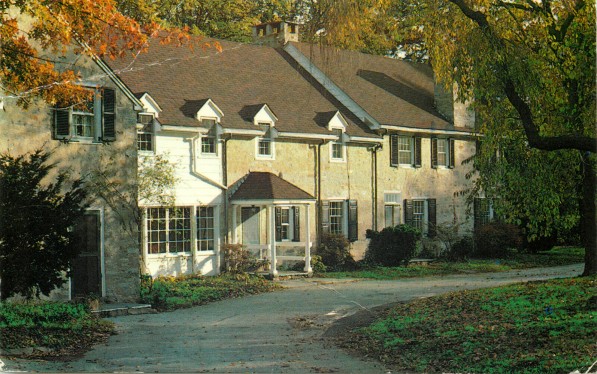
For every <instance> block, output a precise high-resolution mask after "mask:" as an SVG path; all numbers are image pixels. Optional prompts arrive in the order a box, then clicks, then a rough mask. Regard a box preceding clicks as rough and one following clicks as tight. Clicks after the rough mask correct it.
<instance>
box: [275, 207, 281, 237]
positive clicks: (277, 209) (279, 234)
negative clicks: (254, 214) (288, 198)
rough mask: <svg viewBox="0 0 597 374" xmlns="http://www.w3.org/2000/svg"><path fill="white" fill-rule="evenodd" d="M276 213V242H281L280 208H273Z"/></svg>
mask: <svg viewBox="0 0 597 374" xmlns="http://www.w3.org/2000/svg"><path fill="white" fill-rule="evenodd" d="M275 211H276V214H275V215H276V241H277V242H280V241H282V208H275Z"/></svg>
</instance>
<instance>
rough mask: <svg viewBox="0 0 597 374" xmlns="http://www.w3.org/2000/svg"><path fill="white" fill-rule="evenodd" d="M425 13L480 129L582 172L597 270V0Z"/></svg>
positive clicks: (496, 3) (585, 232) (436, 2)
mask: <svg viewBox="0 0 597 374" xmlns="http://www.w3.org/2000/svg"><path fill="white" fill-rule="evenodd" d="M438 14H441V17H438V16H437V15H438ZM422 16H423V17H422V18H421V19H423V20H425V23H424V26H423V36H424V38H425V41H426V42H427V45H428V47H429V55H430V59H431V62H432V64H433V67H434V71H435V72H436V75H437V77H438V78H440V79H441V80H443V81H444V82H448V84H450V83H451V82H456V83H457V84H458V85H459V86H460V88H461V89H460V91H459V92H460V95H461V98H463V99H474V100H475V102H476V108H477V110H478V111H479V113H480V117H481V119H482V122H481V124H480V125H481V127H480V131H481V132H482V133H486V134H488V135H493V136H494V137H496V136H499V137H501V138H502V139H524V141H525V143H526V144H525V146H526V147H528V148H529V152H531V150H530V148H532V149H537V150H541V151H544V152H549V153H548V154H549V156H547V155H546V156H545V157H544V162H549V160H550V159H553V158H557V160H558V161H559V162H562V164H561V168H563V169H564V170H565V172H568V173H569V175H570V178H571V179H574V178H577V177H576V176H578V178H579V179H578V180H579V182H580V183H579V185H580V189H579V191H578V195H577V196H579V208H580V222H581V238H582V242H583V245H584V247H585V253H586V255H585V270H584V274H585V275H589V274H595V273H597V222H596V219H595V208H596V205H595V189H596V184H595V173H596V169H595V163H596V157H595V151H596V150H597V149H596V148H597V140H596V134H595V4H594V3H593V2H585V1H583V0H576V1H570V2H568V1H549V0H544V1H527V0H517V1H507V2H506V1H502V0H491V1H476V0H474V1H468V2H467V1H465V0H447V1H444V0H432V1H430V2H428V3H427V5H426V8H424V9H423V10H422ZM565 151H568V152H565ZM570 151H572V153H571V152H570ZM505 152H506V153H507V152H508V150H507V149H506V150H505ZM548 183H549V182H547V183H544V184H542V188H545V189H549V188H550V187H547V186H548ZM527 186H528V188H532V185H531V184H530V183H527ZM573 191H574V189H573ZM533 192H534V193H535V194H542V193H543V192H544V191H542V190H538V191H533ZM575 192H576V191H575ZM527 196H528V195H527ZM566 197H567V198H570V196H566V195H565V194H562V195H560V198H566ZM504 198H505V199H507V198H508V196H504ZM531 201H532V200H531V197H530V196H529V199H528V200H527V202H528V204H529V205H532V203H531ZM534 214H537V213H534Z"/></svg>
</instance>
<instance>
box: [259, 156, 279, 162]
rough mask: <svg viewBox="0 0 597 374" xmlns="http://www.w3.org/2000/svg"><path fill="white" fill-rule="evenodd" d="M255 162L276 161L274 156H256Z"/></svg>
mask: <svg viewBox="0 0 597 374" xmlns="http://www.w3.org/2000/svg"><path fill="white" fill-rule="evenodd" d="M255 160H260V161H272V160H275V158H274V156H255Z"/></svg>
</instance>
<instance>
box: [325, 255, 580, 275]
mask: <svg viewBox="0 0 597 374" xmlns="http://www.w3.org/2000/svg"><path fill="white" fill-rule="evenodd" d="M582 262H584V249H583V248H576V247H556V248H554V249H552V250H551V251H546V252H540V253H537V254H529V253H512V255H511V256H510V257H509V258H507V259H500V260H495V259H491V260H488V259H472V260H469V261H466V262H446V261H441V260H437V261H434V262H432V263H430V264H428V265H411V266H408V267H371V268H364V269H361V270H356V271H342V272H327V273H323V274H318V276H322V277H327V278H370V279H379V280H391V279H400V278H413V277H426V276H436V275H448V274H459V273H469V274H470V273H485V272H502V271H508V270H513V269H527V268H533V267H549V266H560V265H571V264H577V263H582Z"/></svg>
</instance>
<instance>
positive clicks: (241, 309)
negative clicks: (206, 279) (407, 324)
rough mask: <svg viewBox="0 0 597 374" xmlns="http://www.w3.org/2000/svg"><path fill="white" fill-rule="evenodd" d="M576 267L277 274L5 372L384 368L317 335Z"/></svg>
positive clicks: (126, 322)
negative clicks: (279, 278)
mask: <svg viewBox="0 0 597 374" xmlns="http://www.w3.org/2000/svg"><path fill="white" fill-rule="evenodd" d="M581 272H582V265H573V266H563V267H557V268H546V269H529V270H519V271H511V272H507V273H493V274H475V275H457V276H445V277H433V278H424V279H410V280H400V281H371V280H359V281H356V280H330V279H300V280H291V281H283V282H281V283H282V284H283V285H284V286H285V287H286V289H285V290H282V291H278V292H273V293H268V294H262V295H255V296H249V297H244V298H241V299H233V300H224V301H220V302H216V303H213V304H208V305H205V306H199V307H194V308H190V309H183V310H178V311H175V312H170V313H160V314H145V315H137V316H124V317H117V318H113V319H112V320H113V321H114V322H115V323H116V324H117V328H118V335H115V336H113V337H111V338H110V339H109V341H108V343H107V344H104V345H100V346H97V347H96V348H95V349H93V350H92V351H90V352H88V353H87V354H86V355H85V356H84V357H82V358H80V359H78V360H76V361H72V362H49V361H27V360H20V359H10V358H1V361H2V362H3V363H4V367H3V369H4V370H5V371H42V372H102V373H103V372H110V373H112V372H145V373H154V372H244V373H246V372H257V373H280V372H283V373H308V372H311V373H331V372H339V373H386V372H387V371H388V370H386V368H384V367H383V366H382V365H381V364H379V363H377V362H374V361H365V360H362V359H360V358H357V357H353V356H350V355H349V354H348V353H346V352H345V351H343V350H341V349H339V348H336V347H335V346H334V345H333V343H332V342H331V341H330V340H329V339H326V338H325V337H324V333H325V332H326V331H330V330H335V331H336V333H338V326H342V325H343V324H342V323H338V320H340V319H342V318H343V317H348V316H351V315H354V314H355V313H357V312H360V315H367V314H371V315H373V314H374V313H375V311H373V310H372V308H374V307H376V306H379V305H383V304H388V303H394V302H403V301H409V300H413V299H417V298H421V297H429V296H433V295H438V294H441V293H445V292H450V291H454V290H464V289H474V288H482V287H491V286H496V285H500V284H506V283H513V282H520V281H532V280H540V279H548V278H554V277H570V276H577V275H580V273H581ZM343 321H346V320H345V319H344V320H343ZM330 327H334V328H333V329H330ZM340 333H341V331H340ZM1 366H2V364H1V363H0V367H1ZM1 370H2V369H0V371H1Z"/></svg>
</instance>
